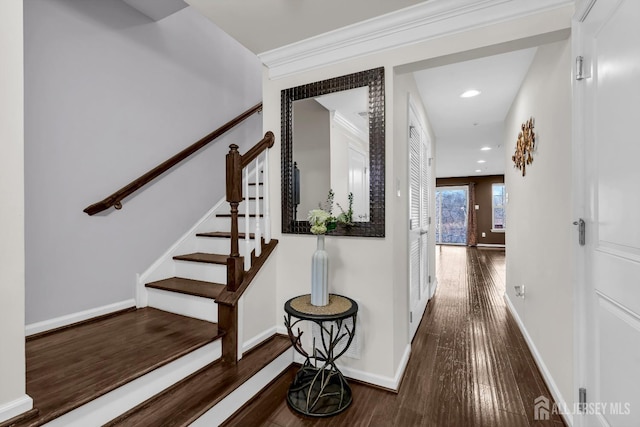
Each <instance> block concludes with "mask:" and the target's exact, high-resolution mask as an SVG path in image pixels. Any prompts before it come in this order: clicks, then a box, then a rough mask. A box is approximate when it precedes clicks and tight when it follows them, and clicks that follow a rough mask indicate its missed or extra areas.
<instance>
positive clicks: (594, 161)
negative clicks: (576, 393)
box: [574, 0, 640, 426]
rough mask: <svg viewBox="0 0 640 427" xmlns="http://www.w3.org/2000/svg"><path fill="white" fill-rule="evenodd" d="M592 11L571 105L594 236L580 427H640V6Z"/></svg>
mask: <svg viewBox="0 0 640 427" xmlns="http://www.w3.org/2000/svg"><path fill="white" fill-rule="evenodd" d="M585 3H589V2H585ZM591 3H594V4H593V7H592V8H591V9H590V10H589V11H588V12H586V14H585V13H583V15H584V16H582V17H579V21H581V22H577V23H576V24H575V26H574V30H575V31H574V34H576V35H577V43H576V45H575V47H576V49H577V51H578V52H577V53H578V55H582V56H583V57H584V67H583V68H584V70H585V73H586V78H584V79H583V80H580V81H577V82H576V84H575V87H576V96H577V98H576V99H577V101H576V103H575V104H574V105H575V106H576V109H577V112H578V114H579V116H578V120H577V123H578V127H577V129H576V131H577V142H578V144H584V145H582V148H584V155H585V157H584V160H585V162H584V171H583V180H584V183H585V184H584V188H583V191H584V192H583V194H581V195H579V197H582V201H583V202H584V203H583V204H584V207H583V214H584V219H585V221H586V231H587V232H586V246H585V247H584V260H583V261H584V264H583V268H584V271H583V273H584V276H583V280H582V281H580V284H579V289H580V290H581V292H580V293H579V295H580V297H581V305H582V308H584V311H582V317H581V321H580V322H579V325H580V326H579V328H580V336H581V337H582V339H581V342H580V343H579V344H580V347H579V348H580V354H582V359H581V360H580V362H581V365H580V366H581V371H580V374H579V378H580V381H581V384H580V385H581V386H582V387H584V388H585V389H586V402H587V405H586V406H585V407H584V409H585V412H586V413H585V415H583V416H578V418H579V421H583V422H584V423H583V425H587V426H640V189H639V187H638V186H639V185H640V168H638V160H640V138H639V137H638V128H637V127H636V126H637V124H638V122H639V120H640V24H639V23H638V22H639V21H640V1H638V0H597V1H595V2H591ZM579 146H580V145H579ZM595 404H598V405H595ZM605 404H606V406H605ZM629 411H630V412H629Z"/></svg>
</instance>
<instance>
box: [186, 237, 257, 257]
mask: <svg viewBox="0 0 640 427" xmlns="http://www.w3.org/2000/svg"><path fill="white" fill-rule="evenodd" d="M238 244H239V245H238V246H239V247H240V255H241V256H245V254H247V253H251V251H252V250H253V249H254V248H255V246H254V245H255V240H253V239H250V240H249V250H247V244H246V242H245V240H244V239H238ZM196 251H197V252H205V253H208V254H226V255H229V254H230V253H231V239H227V238H224V237H198V239H197V249H196ZM196 251H194V252H196Z"/></svg>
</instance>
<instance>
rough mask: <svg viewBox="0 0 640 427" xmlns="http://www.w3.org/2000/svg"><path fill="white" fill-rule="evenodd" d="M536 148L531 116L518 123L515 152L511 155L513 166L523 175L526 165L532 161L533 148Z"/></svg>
mask: <svg viewBox="0 0 640 427" xmlns="http://www.w3.org/2000/svg"><path fill="white" fill-rule="evenodd" d="M535 149H536V134H535V132H534V131H533V117H531V118H530V119H529V120H527V121H526V122H524V123H523V124H522V125H520V132H519V133H518V141H517V142H516V152H515V153H514V155H513V156H511V160H513V163H514V166H515V167H516V168H518V169H520V170H521V171H522V176H525V174H526V171H527V165H530V164H531V163H533V155H532V154H533V150H535Z"/></svg>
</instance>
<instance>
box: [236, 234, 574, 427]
mask: <svg viewBox="0 0 640 427" xmlns="http://www.w3.org/2000/svg"><path fill="white" fill-rule="evenodd" d="M436 262H437V267H436V271H437V276H438V289H437V292H436V295H435V297H434V298H433V299H432V300H431V301H430V302H429V305H428V306H427V312H426V313H425V316H424V318H423V320H422V323H421V325H420V327H419V329H418V332H417V333H416V336H415V339H414V341H413V345H412V347H413V348H412V354H411V359H410V360H409V364H408V367H407V370H406V372H405V376H404V380H403V382H402V385H401V387H400V391H399V393H398V394H394V393H389V392H386V391H383V390H380V389H377V388H373V387H370V386H367V385H364V384H361V383H356V382H355V381H352V382H351V384H352V388H353V395H354V403H353V404H352V407H351V408H349V409H348V410H347V411H346V412H345V413H343V414H340V415H339V416H336V417H333V418H330V419H324V420H323V419H311V418H304V417H302V416H299V415H297V414H295V413H294V412H293V411H291V410H290V409H289V408H288V407H287V404H286V402H285V395H286V391H287V388H288V386H289V383H290V381H291V379H292V378H293V375H294V373H295V368H290V369H289V370H288V371H286V373H285V374H284V375H282V376H281V377H280V378H279V379H278V380H276V381H275V382H274V383H273V384H272V385H271V386H270V387H269V388H268V389H267V390H266V391H265V392H264V393H263V394H261V395H260V396H259V398H258V399H256V400H255V401H254V402H253V403H252V404H250V405H249V406H248V407H246V408H245V409H244V410H243V411H241V413H239V414H237V415H236V417H234V418H232V419H230V420H229V421H228V422H227V423H226V424H225V425H229V426H231V425H233V426H257V425H262V426H283V427H284V426H312V425H331V426H332V427H333V426H355V425H358V426H403V427H404V426H456V427H457V426H508V427H516V426H529V425H532V426H545V425H548V426H554V425H555V426H562V425H563V422H562V420H561V419H560V418H559V417H558V416H552V418H551V420H550V421H536V420H534V411H533V409H534V399H535V398H537V397H538V396H541V395H544V396H546V397H548V398H549V399H550V400H551V396H550V394H549V391H548V390H547V387H546V386H545V384H544V382H543V379H542V376H541V375H540V373H539V371H538V369H537V367H536V364H535V362H534V360H533V358H532V356H531V354H530V352H529V350H528V348H527V344H526V342H525V340H524V338H523V337H522V335H521V334H520V331H519V330H518V326H517V325H516V322H515V320H514V319H513V318H512V316H511V314H510V313H509V311H508V308H507V307H506V304H505V302H504V300H503V294H504V286H505V253H504V251H503V250H496V249H475V248H466V247H461V246H437V247H436Z"/></svg>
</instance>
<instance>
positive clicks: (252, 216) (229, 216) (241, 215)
mask: <svg viewBox="0 0 640 427" xmlns="http://www.w3.org/2000/svg"><path fill="white" fill-rule="evenodd" d="M216 216H217V217H219V218H231V214H216ZM245 216H246V215H245V214H238V218H244V217H245ZM263 216H264V215H263V214H260V218H262V217H263ZM249 217H250V218H255V217H256V214H249Z"/></svg>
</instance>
